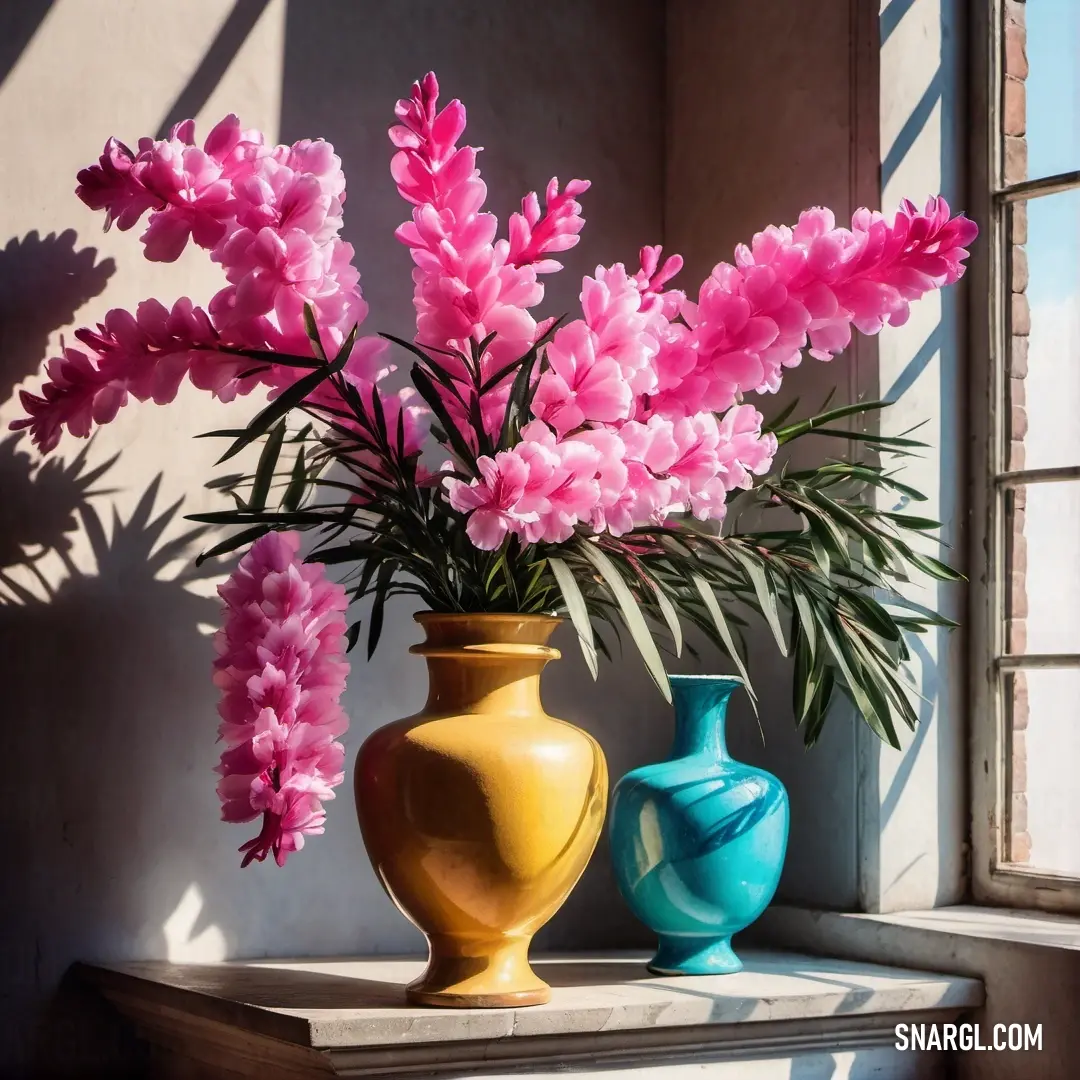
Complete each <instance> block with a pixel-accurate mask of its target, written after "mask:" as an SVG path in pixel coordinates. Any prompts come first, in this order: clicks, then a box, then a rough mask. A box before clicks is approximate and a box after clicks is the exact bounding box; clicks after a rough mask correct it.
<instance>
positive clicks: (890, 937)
mask: <svg viewBox="0 0 1080 1080" xmlns="http://www.w3.org/2000/svg"><path fill="white" fill-rule="evenodd" d="M935 938H937V939H938V940H939V941H940V940H941V939H942V938H948V939H950V940H953V941H955V942H957V943H961V944H962V943H963V942H964V941H970V942H977V941H984V942H992V943H995V944H998V945H1005V944H1009V945H1019V946H1028V947H1032V948H1042V949H1064V950H1067V951H1077V950H1080V918H1078V917H1076V916H1074V915H1062V914H1056V913H1053V912H1040V911H1022V910H1018V909H1014V908H992V907H977V906H975V905H969V904H958V905H955V906H953V907H943V908H933V909H931V910H929V911H897V912H890V913H889V914H884V915H878V914H865V913H856V912H841V911H817V910H814V909H813V908H799V907H788V906H785V905H781V904H776V905H773V906H772V907H771V908H769V909H768V910H767V911H766V912H765V914H764V915H763V916H762V917H761V919H760V920H759V922H758V923H757V924H756V925H755V927H754V939H755V941H759V942H765V941H769V942H776V943H777V944H782V945H784V946H785V947H791V948H801V949H811V950H813V951H815V952H817V951H818V950H821V951H823V952H825V953H827V954H828V955H830V956H832V955H844V956H852V955H859V956H861V957H862V956H865V957H866V958H867V959H871V960H875V961H877V962H883V963H918V962H919V961H918V960H917V959H916V958H915V956H916V954H915V953H914V952H912V951H907V952H905V951H904V943H905V942H913V941H915V940H917V939H922V940H925V941H928V942H929V941H933V940H934V939H935ZM871 941H873V942H876V943H877V944H878V945H879V948H877V949H875V950H874V951H873V952H866V951H864V950H862V949H861V948H860V946H861V945H864V944H869V943H870V942H871ZM888 943H894V944H895V947H890V945H889V944H888ZM846 945H850V946H852V949H850V950H849V949H847V948H844V949H843V950H842V951H841V952H840V953H839V954H837V953H836V951H835V950H836V949H837V947H838V946H846ZM883 957H884V959H883Z"/></svg>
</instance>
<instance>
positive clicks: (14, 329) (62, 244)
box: [0, 229, 116, 403]
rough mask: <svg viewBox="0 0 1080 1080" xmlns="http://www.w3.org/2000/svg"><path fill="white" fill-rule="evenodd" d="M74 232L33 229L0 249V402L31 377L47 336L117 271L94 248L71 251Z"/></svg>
mask: <svg viewBox="0 0 1080 1080" xmlns="http://www.w3.org/2000/svg"><path fill="white" fill-rule="evenodd" d="M77 241H78V234H77V233H76V232H75V230H74V229H65V230H64V231H63V232H62V233H60V234H57V233H49V234H48V235H47V236H44V237H42V236H41V235H40V234H39V233H38V231H37V230H36V229H34V230H32V231H31V232H28V233H27V234H26V235H25V236H24V237H22V238H21V239H20V238H19V237H12V238H11V239H10V240H9V241H8V242H7V245H6V246H5V247H4V248H3V249H0V403H2V402H5V401H7V400H8V398H9V397H10V396H11V394H12V391H13V390H14V388H15V387H16V386H17V385H18V384H19V383H20V382H22V380H23V379H25V378H26V377H27V376H28V375H32V374H34V372H35V371H37V369H38V367H39V366H40V365H41V362H42V361H43V360H44V359H45V354H46V352H47V350H48V347H49V336H50V335H51V334H52V333H53V331H55V330H58V329H59V328H60V327H62V326H67V325H69V324H70V323H71V322H72V321H73V320H74V319H75V315H76V313H77V312H78V310H79V308H81V307H82V305H83V304H85V303H86V301H87V300H91V299H93V298H94V297H95V296H99V295H100V294H101V293H102V292H103V291H104V289H105V285H106V282H108V280H109V278H110V277H112V275H113V274H114V273H115V271H116V264H115V263H114V262H113V260H112V259H101V260H99V259H98V252H97V248H92V247H84V248H78V249H77V248H76V243H77Z"/></svg>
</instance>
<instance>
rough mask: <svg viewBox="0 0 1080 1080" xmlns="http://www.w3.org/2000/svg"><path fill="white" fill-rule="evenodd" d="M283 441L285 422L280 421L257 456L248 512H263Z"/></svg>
mask: <svg viewBox="0 0 1080 1080" xmlns="http://www.w3.org/2000/svg"><path fill="white" fill-rule="evenodd" d="M284 441H285V421H284V420H282V421H281V423H280V424H278V426H277V427H275V428H274V429H273V430H272V431H271V432H270V437H269V438H268V439H267V440H266V445H265V446H264V447H263V449H262V453H261V454H260V455H259V464H258V466H257V467H256V469H255V480H254V482H253V483H252V485H251V496H250V497H249V498H248V501H247V506H248V509H249V510H265V509H266V497H267V495H269V494H270V484H271V482H272V481H273V479H274V470H275V469H276V468H277V463H278V457H279V456H280V455H281V444H282V443H283V442H284Z"/></svg>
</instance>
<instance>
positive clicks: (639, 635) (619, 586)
mask: <svg viewBox="0 0 1080 1080" xmlns="http://www.w3.org/2000/svg"><path fill="white" fill-rule="evenodd" d="M578 549H579V550H580V551H581V553H582V555H583V556H584V557H585V558H586V559H588V560H589V562H591V563H592V564H593V566H595V567H596V569H597V571H598V573H599V574H600V576H601V577H602V578H603V579H604V583H605V584H606V585H607V587H608V588H609V589H610V590H611V594H612V596H614V597H615V601H616V603H618V605H619V611H620V613H621V614H622V618H623V622H624V623H625V624H626V628H627V630H629V631H630V636H631V637H632V638H633V639H634V644H635V645H636V646H637V649H638V652H639V653H641V658H642V660H644V661H645V667H646V668H647V669H648V671H649V674H650V675H651V676H652V678H653V682H655V683H656V685H657V687H658V688H659V690H660V693H661V694H663V695H664V699H665V700H666V701H668V702H670V701H671V684H670V683H669V682H668V677H667V672H666V671H665V670H664V661H663V659H662V658H661V656H660V651H659V649H657V647H656V642H655V641H653V637H652V634H651V633H650V632H649V625H648V623H646V622H645V616H644V615H642V614H641V608H640V607H639V606H638V603H637V601H636V600H635V599H634V594H633V593H632V592H631V591H630V589H629V587H628V586H627V584H626V582H625V581H624V580H623V577H622V575H621V574H620V573H619V571H618V569H617V568H616V567H615V564H614V563H613V562H612V561H611V560H610V559H609V558H608V557H607V555H605V554H604V552H602V551H601V550H600V549H599V548H598V547H597V546H596V545H595V544H591V543H589V542H588V541H582V542H581V543H580V544H579V545H578Z"/></svg>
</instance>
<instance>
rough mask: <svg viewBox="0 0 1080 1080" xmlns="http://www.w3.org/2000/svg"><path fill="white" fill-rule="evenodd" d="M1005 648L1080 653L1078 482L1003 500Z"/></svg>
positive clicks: (1022, 490) (1035, 487)
mask: <svg viewBox="0 0 1080 1080" xmlns="http://www.w3.org/2000/svg"><path fill="white" fill-rule="evenodd" d="M1005 569H1006V577H1005V582H1006V588H1005V619H1006V623H1005V629H1006V635H1005V636H1006V642H1005V648H1006V650H1007V651H1008V652H1011V653H1067V652H1075V653H1080V482H1076V481H1069V482H1064V483H1055V484H1029V485H1028V486H1027V487H1018V488H1013V489H1011V490H1010V491H1008V492H1007V493H1006V496H1005Z"/></svg>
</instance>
